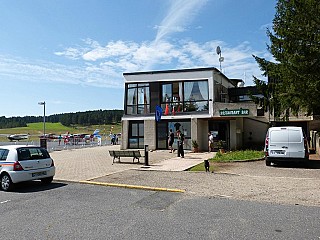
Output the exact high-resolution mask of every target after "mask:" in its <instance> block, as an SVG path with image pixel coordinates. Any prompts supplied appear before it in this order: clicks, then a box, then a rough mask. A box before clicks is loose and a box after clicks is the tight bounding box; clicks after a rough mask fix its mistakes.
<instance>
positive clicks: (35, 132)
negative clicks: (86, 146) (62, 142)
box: [0, 122, 121, 141]
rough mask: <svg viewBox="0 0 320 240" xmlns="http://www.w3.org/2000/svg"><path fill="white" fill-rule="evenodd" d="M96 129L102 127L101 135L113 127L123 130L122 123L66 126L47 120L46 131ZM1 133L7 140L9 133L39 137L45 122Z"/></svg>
mask: <svg viewBox="0 0 320 240" xmlns="http://www.w3.org/2000/svg"><path fill="white" fill-rule="evenodd" d="M95 129H100V134H101V135H104V134H106V135H109V134H110V131H111V129H112V132H113V133H120V132H121V124H112V125H111V124H106V125H92V126H78V125H73V126H72V127H66V126H64V125H62V124H61V123H51V122H46V133H54V134H56V135H59V134H65V133H67V132H70V133H72V134H75V133H85V134H92V133H93V131H94V130H95ZM0 134H3V135H4V136H1V137H0V141H7V140H8V139H7V137H6V136H7V135H10V134H30V135H31V136H30V138H29V139H30V140H35V139H38V136H40V135H41V134H43V123H42V122H39V123H29V124H27V127H18V128H5V129H0Z"/></svg>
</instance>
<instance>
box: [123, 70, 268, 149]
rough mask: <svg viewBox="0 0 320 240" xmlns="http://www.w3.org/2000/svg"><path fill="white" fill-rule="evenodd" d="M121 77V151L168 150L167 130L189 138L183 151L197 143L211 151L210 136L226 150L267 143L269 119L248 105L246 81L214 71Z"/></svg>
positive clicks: (254, 106) (257, 108)
mask: <svg viewBox="0 0 320 240" xmlns="http://www.w3.org/2000/svg"><path fill="white" fill-rule="evenodd" d="M123 76H124V78H125V96H124V97H125V99H124V100H125V101H124V103H125V104H124V112H125V113H124V116H123V118H122V142H121V149H130V148H138V149H142V148H144V145H148V146H149V149H167V148H168V145H167V137H168V133H169V129H173V130H174V132H175V131H176V130H178V129H180V130H181V131H182V132H183V133H184V134H185V137H186V140H185V145H184V148H185V149H191V148H192V146H191V140H196V141H197V142H198V144H199V149H200V150H202V151H208V132H211V133H212V134H213V136H214V138H215V142H218V141H219V142H220V143H221V142H223V143H224V145H225V148H227V149H228V150H236V149H240V148H246V147H248V146H250V147H252V146H253V145H257V146H261V147H262V146H263V144H264V139H265V133H266V131H267V129H268V126H269V121H270V114H268V113H266V114H265V113H264V112H263V111H261V109H259V106H257V105H256V104H254V103H253V102H251V101H248V100H249V98H248V96H247V95H248V88H243V87H241V86H242V84H241V83H242V80H239V79H229V78H227V77H226V76H225V75H224V74H223V73H221V72H220V71H219V70H218V69H216V68H213V67H212V68H195V69H181V70H166V71H149V72H134V73H124V74H123ZM251 90H253V91H254V90H255V88H251ZM157 106H158V107H157ZM160 108H161V109H162V114H161V113H160V112H161V110H160ZM160 115H161V117H160ZM160 118H161V119H160ZM175 144H176V141H175V143H174V147H175V148H176V146H175Z"/></svg>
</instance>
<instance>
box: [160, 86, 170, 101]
mask: <svg viewBox="0 0 320 240" xmlns="http://www.w3.org/2000/svg"><path fill="white" fill-rule="evenodd" d="M171 99H172V84H171V83H170V84H164V85H162V102H171Z"/></svg>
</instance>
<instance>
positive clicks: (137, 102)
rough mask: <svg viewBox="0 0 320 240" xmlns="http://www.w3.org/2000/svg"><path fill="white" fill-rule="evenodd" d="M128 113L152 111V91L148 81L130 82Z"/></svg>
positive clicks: (128, 87) (128, 88)
mask: <svg viewBox="0 0 320 240" xmlns="http://www.w3.org/2000/svg"><path fill="white" fill-rule="evenodd" d="M126 97H127V104H126V114H129V115H132V114H148V113H150V92H149V84H148V83H138V84H128V86H127V96H126Z"/></svg>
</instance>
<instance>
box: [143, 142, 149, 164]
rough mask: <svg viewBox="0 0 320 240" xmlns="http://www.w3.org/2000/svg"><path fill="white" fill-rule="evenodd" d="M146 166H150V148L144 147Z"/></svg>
mask: <svg viewBox="0 0 320 240" xmlns="http://www.w3.org/2000/svg"><path fill="white" fill-rule="evenodd" d="M144 165H145V166H149V146H148V145H144Z"/></svg>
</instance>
